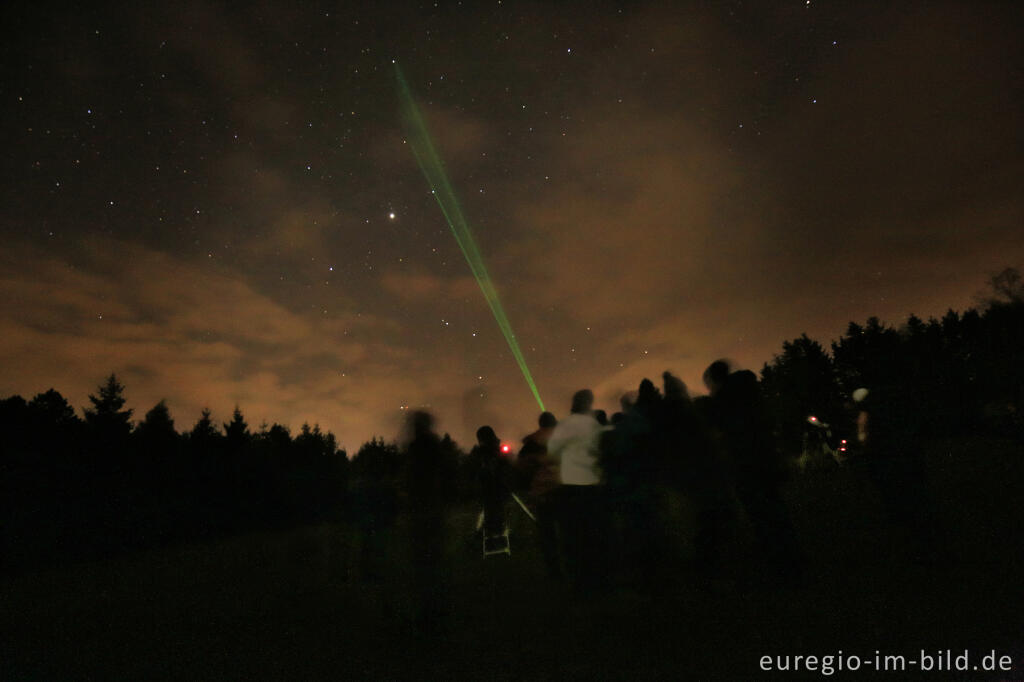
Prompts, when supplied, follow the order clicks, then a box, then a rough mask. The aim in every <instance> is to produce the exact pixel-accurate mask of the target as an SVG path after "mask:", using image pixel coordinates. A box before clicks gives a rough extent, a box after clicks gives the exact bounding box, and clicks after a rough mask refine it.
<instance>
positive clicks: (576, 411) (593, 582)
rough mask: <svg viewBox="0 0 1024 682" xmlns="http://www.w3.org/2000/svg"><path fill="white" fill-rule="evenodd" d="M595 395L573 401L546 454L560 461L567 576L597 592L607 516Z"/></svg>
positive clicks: (579, 394)
mask: <svg viewBox="0 0 1024 682" xmlns="http://www.w3.org/2000/svg"><path fill="white" fill-rule="evenodd" d="M593 406H594V394H593V393H592V392H591V391H590V390H588V389H584V390H582V391H577V392H576V394H575V395H574V396H573V398H572V411H571V414H569V416H568V417H566V418H565V419H563V420H561V421H560V422H558V425H557V426H555V430H554V432H553V433H552V434H551V440H549V441H548V452H549V453H550V454H551V456H552V457H553V458H554V459H555V461H556V462H558V466H559V477H560V479H561V481H562V486H561V488H560V489H559V493H558V494H559V498H560V504H559V507H560V518H561V523H560V524H559V525H560V526H561V535H562V543H563V548H564V553H565V563H566V572H567V573H568V575H569V577H570V579H571V581H572V583H573V585H574V587H576V588H577V589H581V590H593V589H594V588H596V587H599V586H600V582H601V578H602V576H601V566H603V564H604V559H603V557H602V556H601V540H602V538H603V537H604V534H605V531H606V530H607V529H606V525H607V524H606V523H605V522H604V519H605V518H606V516H607V512H606V510H605V509H604V507H605V504H604V500H603V498H602V495H601V492H602V491H601V486H599V485H598V484H599V483H600V482H601V470H600V467H599V466H598V463H597V452H598V443H599V438H600V435H601V432H602V430H603V429H602V427H601V425H600V424H599V423H598V422H597V420H596V419H595V418H594V416H593V414H592V412H591V410H592V408H593Z"/></svg>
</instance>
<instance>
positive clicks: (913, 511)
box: [853, 383, 941, 563]
mask: <svg viewBox="0 0 1024 682" xmlns="http://www.w3.org/2000/svg"><path fill="white" fill-rule="evenodd" d="M853 400H854V403H855V406H856V408H857V409H858V414H857V440H858V442H859V444H860V446H861V452H862V454H861V457H860V459H861V460H862V461H863V464H864V467H865V468H866V469H867V474H868V477H869V478H870V479H871V481H872V483H873V484H874V485H875V488H876V489H877V490H878V493H879V496H880V497H881V498H882V504H883V506H884V507H885V511H886V514H887V516H888V517H889V520H890V521H891V522H892V524H893V525H894V526H895V527H896V529H897V530H898V531H900V532H901V533H903V534H904V535H905V536H906V537H904V538H901V540H902V543H901V544H902V545H903V546H905V547H907V548H909V550H910V552H911V553H912V557H911V558H912V559H914V560H915V561H920V562H925V563H927V562H931V561H933V560H934V559H935V558H937V556H938V554H937V553H938V552H940V551H941V550H940V548H939V535H940V533H939V532H938V527H937V523H936V519H935V516H934V511H935V509H934V504H933V503H932V501H931V500H930V499H929V495H928V490H927V486H926V483H925V476H924V464H923V461H922V460H923V453H922V451H921V446H920V440H921V436H922V433H921V431H922V427H921V424H922V423H923V422H924V415H922V414H921V408H920V406H919V404H918V402H916V401H915V400H914V399H913V396H912V395H911V393H910V390H909V389H908V388H906V387H904V386H902V385H900V384H895V383H894V384H891V385H883V386H876V387H872V388H871V389H867V388H859V389H857V390H856V391H854V392H853Z"/></svg>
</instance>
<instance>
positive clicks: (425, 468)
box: [406, 411, 456, 633]
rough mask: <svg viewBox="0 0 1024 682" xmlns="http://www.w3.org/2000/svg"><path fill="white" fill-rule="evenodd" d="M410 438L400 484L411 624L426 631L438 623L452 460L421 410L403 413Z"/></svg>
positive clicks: (444, 607) (452, 486)
mask: <svg viewBox="0 0 1024 682" xmlns="http://www.w3.org/2000/svg"><path fill="white" fill-rule="evenodd" d="M409 426H410V427H411V432H412V433H411V436H412V439H411V441H410V442H409V445H408V446H407V451H406V461H407V466H408V470H407V472H406V474H407V477H406V490H407V491H408V496H409V497H408V499H409V517H410V523H409V530H410V533H411V542H410V549H411V553H412V556H411V563H412V566H413V583H414V585H413V587H414V592H415V594H416V598H417V601H418V612H417V614H416V618H417V626H418V627H419V628H420V631H421V632H422V633H430V632H433V631H434V630H435V629H437V628H438V627H440V626H442V625H443V622H444V620H445V616H446V612H447V608H448V605H447V604H446V603H445V595H447V593H448V590H447V587H446V581H447V579H446V576H447V574H448V571H446V570H445V531H444V529H445V520H446V518H447V513H448V510H449V508H450V507H451V505H452V502H453V501H454V497H455V464H456V463H455V461H454V460H453V459H452V458H451V457H450V456H449V454H448V453H447V452H446V451H445V449H444V448H443V447H442V446H441V439H440V438H438V436H437V434H436V433H434V431H433V426H434V419H433V417H432V416H431V415H430V414H429V413H427V412H419V411H417V412H413V413H412V414H411V415H409Z"/></svg>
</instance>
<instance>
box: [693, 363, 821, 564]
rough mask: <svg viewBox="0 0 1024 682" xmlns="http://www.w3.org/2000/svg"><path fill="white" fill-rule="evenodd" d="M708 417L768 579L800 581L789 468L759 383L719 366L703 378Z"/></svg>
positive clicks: (743, 372)
mask: <svg viewBox="0 0 1024 682" xmlns="http://www.w3.org/2000/svg"><path fill="white" fill-rule="evenodd" d="M704 383H705V385H706V386H707V388H708V391H709V392H710V394H711V405H710V413H711V418H712V422H713V424H714V426H715V427H716V428H717V429H718V430H719V432H720V433H721V435H722V440H723V443H724V445H725V449H726V451H727V453H728V455H729V457H730V459H731V464H732V469H733V480H734V482H735V485H736V496H737V497H738V498H739V500H740V503H741V504H742V505H743V509H744V511H745V512H746V514H747V518H748V520H749V521H750V524H751V526H752V528H753V532H754V541H755V543H756V546H757V551H758V555H759V556H760V558H761V560H762V561H763V562H764V564H765V565H764V568H765V572H764V573H763V574H762V575H763V576H764V577H766V578H769V579H771V580H773V581H776V582H779V583H793V582H796V581H798V580H799V579H800V571H801V562H800V557H799V554H800V553H799V547H798V543H797V540H796V534H795V532H794V530H793V525H792V522H791V520H790V516H789V510H788V509H787V508H786V504H785V502H784V501H783V499H782V493H781V485H782V483H783V481H784V480H785V474H786V472H785V466H784V465H783V462H782V461H781V459H780V456H779V453H778V451H777V449H776V448H775V444H774V443H773V441H772V436H771V427H770V425H769V423H768V419H767V415H766V413H765V410H764V407H763V405H762V401H761V391H760V386H759V385H758V383H757V377H756V376H755V375H754V373H753V372H751V371H750V370H741V371H737V372H730V371H729V365H728V363H726V362H725V361H724V360H717V361H715V362H713V363H711V365H710V366H709V367H708V368H707V370H705V372H704Z"/></svg>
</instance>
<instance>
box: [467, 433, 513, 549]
mask: <svg viewBox="0 0 1024 682" xmlns="http://www.w3.org/2000/svg"><path fill="white" fill-rule="evenodd" d="M476 440H477V445H476V446H475V447H474V448H473V452H472V453H471V456H472V457H473V460H474V461H478V462H480V494H481V495H480V497H481V502H482V504H483V510H484V521H483V531H484V537H485V538H487V537H494V536H498V535H501V534H502V532H503V531H504V530H505V523H506V516H505V507H506V505H507V503H508V501H509V499H511V496H510V493H511V489H510V487H509V479H510V476H511V470H510V465H509V462H508V460H506V459H505V458H504V457H502V456H501V441H500V440H499V438H498V436H497V435H496V434H495V433H494V429H492V428H491V427H490V426H481V427H480V428H479V429H477V431H476Z"/></svg>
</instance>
